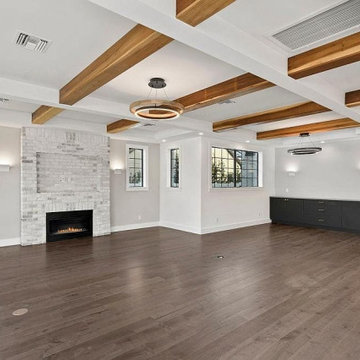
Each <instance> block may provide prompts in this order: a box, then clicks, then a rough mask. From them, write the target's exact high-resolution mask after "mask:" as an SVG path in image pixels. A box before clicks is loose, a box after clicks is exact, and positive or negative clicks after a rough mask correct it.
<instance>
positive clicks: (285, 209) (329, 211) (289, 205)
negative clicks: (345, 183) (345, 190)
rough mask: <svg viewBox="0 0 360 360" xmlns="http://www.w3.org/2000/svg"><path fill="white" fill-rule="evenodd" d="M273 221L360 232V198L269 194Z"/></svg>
mask: <svg viewBox="0 0 360 360" xmlns="http://www.w3.org/2000/svg"><path fill="white" fill-rule="evenodd" d="M270 218H271V220H272V222H273V223H280V224H290V225H300V226H315V227H322V228H328V229H329V228H330V229H333V230H343V231H354V232H360V201H342V200H320V199H319V200H316V199H294V198H283V197H271V198H270Z"/></svg>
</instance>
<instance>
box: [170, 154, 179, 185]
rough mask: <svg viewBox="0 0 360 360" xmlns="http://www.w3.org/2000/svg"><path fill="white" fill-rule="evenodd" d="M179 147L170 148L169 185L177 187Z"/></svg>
mask: <svg viewBox="0 0 360 360" xmlns="http://www.w3.org/2000/svg"><path fill="white" fill-rule="evenodd" d="M179 155H180V150H179V149H170V187H172V188H178V187H179V177H180V176H179Z"/></svg>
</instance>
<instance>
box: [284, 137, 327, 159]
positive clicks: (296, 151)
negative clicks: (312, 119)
mask: <svg viewBox="0 0 360 360" xmlns="http://www.w3.org/2000/svg"><path fill="white" fill-rule="evenodd" d="M309 136H310V134H309V133H301V134H300V138H307V137H309ZM300 145H301V144H300ZM320 151H322V148H321V147H318V146H299V147H296V148H292V149H289V150H288V153H289V154H291V155H312V154H316V153H318V152H320Z"/></svg>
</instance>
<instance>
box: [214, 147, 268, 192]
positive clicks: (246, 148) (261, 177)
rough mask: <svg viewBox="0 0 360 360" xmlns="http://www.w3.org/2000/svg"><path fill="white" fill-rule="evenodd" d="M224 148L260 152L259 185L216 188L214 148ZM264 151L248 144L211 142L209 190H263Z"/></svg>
mask: <svg viewBox="0 0 360 360" xmlns="http://www.w3.org/2000/svg"><path fill="white" fill-rule="evenodd" d="M213 147H218V148H224V149H235V150H245V151H254V152H257V153H258V186H256V187H230V188H225V187H224V188H220V187H219V188H214V187H213V186H212V152H211V151H212V148H213ZM263 159H264V158H263V152H262V151H259V150H255V149H251V148H250V147H248V146H240V145H237V146H234V145H233V144H232V145H229V144H224V143H216V142H214V143H209V147H208V191H262V190H263V189H264V176H263V174H264V163H263Z"/></svg>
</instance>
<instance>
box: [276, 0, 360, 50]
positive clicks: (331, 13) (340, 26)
mask: <svg viewBox="0 0 360 360" xmlns="http://www.w3.org/2000/svg"><path fill="white" fill-rule="evenodd" d="M359 25H360V1H359V0H348V1H345V2H343V3H342V4H340V5H338V6H335V7H333V8H331V9H329V10H326V11H324V12H322V13H320V14H318V15H316V16H313V17H311V18H309V19H307V20H304V21H302V22H300V23H298V24H296V25H293V26H291V27H289V28H287V29H285V30H282V31H280V32H278V33H277V34H274V35H273V37H274V38H275V39H276V40H278V41H280V42H281V43H282V44H283V45H285V46H287V47H288V48H289V49H291V50H297V49H300V48H302V47H304V46H308V45H311V44H313V43H316V42H317V41H320V40H324V39H327V38H329V37H331V36H334V35H336V34H338V33H340V32H342V31H345V30H350V29H352V28H354V27H355V26H359Z"/></svg>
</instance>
